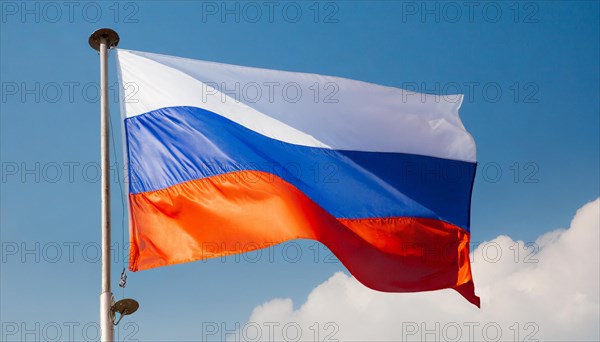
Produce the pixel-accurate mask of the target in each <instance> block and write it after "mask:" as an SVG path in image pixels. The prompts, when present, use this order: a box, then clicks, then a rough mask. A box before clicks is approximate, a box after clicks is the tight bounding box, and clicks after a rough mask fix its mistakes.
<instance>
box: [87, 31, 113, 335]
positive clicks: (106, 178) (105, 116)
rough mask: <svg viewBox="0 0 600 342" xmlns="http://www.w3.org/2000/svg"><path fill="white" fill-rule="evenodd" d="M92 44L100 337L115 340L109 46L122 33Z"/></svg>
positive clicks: (106, 34) (97, 36)
mask: <svg viewBox="0 0 600 342" xmlns="http://www.w3.org/2000/svg"><path fill="white" fill-rule="evenodd" d="M89 43H90V46H91V47H92V48H93V49H94V50H96V51H98V52H99V53H100V159H101V164H100V168H101V172H102V180H101V189H102V192H101V201H102V291H101V292H100V341H103V342H104V341H107V342H112V341H114V328H113V309H112V307H113V301H114V300H113V295H112V292H111V289H110V157H109V153H108V152H109V141H108V140H109V127H110V126H109V113H108V50H109V49H111V48H113V47H116V46H117V44H119V35H118V34H117V32H115V31H113V30H111V29H107V28H104V29H99V30H97V31H95V32H94V33H92V35H91V36H90V38H89Z"/></svg>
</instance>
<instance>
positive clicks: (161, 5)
mask: <svg viewBox="0 0 600 342" xmlns="http://www.w3.org/2000/svg"><path fill="white" fill-rule="evenodd" d="M1 6H2V8H1V10H2V12H1V18H0V20H1V26H0V78H1V84H2V99H1V102H0V106H1V111H0V114H1V115H0V123H1V128H0V132H1V136H0V142H1V147H0V151H1V156H0V158H1V162H2V180H1V184H0V185H1V194H0V200H1V208H0V214H1V219H0V220H1V221H0V223H1V232H0V238H1V241H2V260H1V263H0V267H1V272H2V273H1V279H0V285H1V289H0V295H1V301H0V315H1V317H0V320H1V321H2V324H3V326H2V334H3V339H4V338H5V337H9V339H15V340H20V339H21V338H22V335H21V334H22V333H23V331H24V330H25V328H26V329H33V330H34V331H35V332H30V333H29V335H26V336H25V337H26V338H27V339H28V340H34V339H40V338H42V337H46V339H52V338H51V337H52V336H54V333H53V332H54V331H55V330H53V329H56V326H58V327H59V328H58V329H59V330H57V332H58V333H60V337H61V339H62V340H68V339H69V336H67V334H68V333H70V332H72V333H73V334H74V335H75V336H74V338H73V339H75V340H84V339H85V338H87V337H90V338H92V339H93V337H94V336H95V327H91V328H90V327H88V326H86V324H93V323H94V322H96V320H97V316H98V294H99V289H100V264H99V262H97V259H98V258H97V257H96V252H97V243H98V242H99V237H100V215H99V186H100V185H99V181H98V179H97V174H96V172H97V171H98V168H97V163H98V162H99V134H98V132H99V117H98V113H99V104H98V101H97V95H96V92H97V90H98V87H97V83H98V56H97V54H96V53H95V52H94V51H93V50H91V48H90V47H89V46H88V44H87V39H88V36H89V34H90V33H91V32H92V31H94V30H95V29H97V28H100V27H112V28H113V29H115V30H117V31H118V33H119V34H120V36H121V43H120V45H119V47H122V48H125V49H133V50H142V51H150V52H156V53H162V54H169V55H176V56H182V57H189V58H194V59H204V60H209V61H218V62H223V63H232V64H239V65H247V66H255V67H263V68H271V69H282V70H291V71H301V72H311V73H321V74H327V75H335V76H342V77H347V78H353V79H358V80H363V81H368V82H374V83H379V84H384V85H389V86H395V87H403V88H408V89H411V90H417V91H421V92H428V93H437V94H445V93H450V94H452V93H456V92H457V90H458V92H461V93H464V94H465V95H466V99H465V102H464V103H463V106H462V108H461V112H460V114H461V118H462V120H463V123H464V124H465V126H466V127H467V129H468V130H469V131H470V132H471V133H472V135H473V136H474V138H475V140H476V142H477V156H478V161H479V167H478V174H477V178H476V182H475V187H474V193H473V205H472V222H471V232H472V241H475V242H482V241H485V240H490V239H493V238H495V237H497V236H499V235H509V236H511V237H512V238H513V239H515V240H517V239H519V240H523V241H525V242H531V241H535V239H536V238H537V237H538V236H540V235H542V234H543V233H545V232H547V231H550V230H553V229H555V228H560V227H568V226H569V221H570V220H571V218H572V217H573V215H574V213H575V211H576V210H577V209H578V208H580V207H581V206H582V205H584V204H585V203H587V202H589V201H591V200H594V199H595V198H597V197H598V196H599V194H600V183H599V174H600V162H599V155H600V135H599V126H600V115H599V113H600V100H599V95H598V94H600V84H599V78H600V75H599V72H600V70H599V62H598V61H599V60H600V53H599V49H600V47H599V44H600V43H599V42H600V37H599V32H600V27H599V12H600V8H599V4H598V2H594V1H580V2H577V1H542V2H478V1H475V2H472V3H469V2H460V1H459V2H445V3H436V2H429V1H427V2H421V1H416V2H415V1H389V2H383V1H344V2H320V3H316V2H312V1H306V2H291V4H290V2H287V3H286V2H277V1H275V2H270V3H264V2H251V3H248V2H227V3H226V2H221V1H216V2H215V1H208V2H207V1H205V2H200V1H174V2H166V1H146V2H141V1H140V2H133V1H132V2H127V1H125V2H120V3H115V2H90V3H86V2H78V1H75V2H60V1H58V2H52V3H47V2H37V1H29V2H12V1H2V3H1ZM269 6H273V7H272V9H273V11H272V12H270V11H269ZM257 9H258V10H259V11H260V12H257ZM224 11H229V12H227V13H229V14H225V15H224V14H223V13H224ZM258 14H260V16H259V15H258ZM110 63H111V65H110V73H109V77H110V81H109V83H110V84H111V85H112V89H113V90H116V72H115V71H116V70H115V65H114V56H112V55H111V60H110ZM115 93H116V92H113V94H115ZM111 96H112V95H111ZM119 115H120V114H119V106H118V103H117V99H116V98H115V97H113V98H112V99H111V116H112V125H113V126H112V127H113V129H114V130H115V132H117V134H115V137H114V139H115V143H116V146H115V153H116V154H113V155H112V156H111V158H113V162H114V161H117V162H118V163H119V165H121V163H122V159H121V148H122V147H121V139H120V127H119ZM115 157H116V158H115ZM112 185H113V193H112V208H113V241H114V242H115V243H117V244H119V245H120V244H121V242H122V227H123V226H122V224H121V222H122V220H123V215H124V214H123V207H122V204H121V203H122V202H121V199H120V196H121V194H120V188H119V184H118V183H117V182H116V181H115V180H114V178H113V183H112ZM126 225H127V222H126V220H125V227H126ZM125 241H127V235H125ZM286 246H287V247H286ZM297 247H298V248H299V250H300V252H301V253H302V255H301V257H299V258H296V257H295V256H294V251H296V250H297V249H296V248H297ZM28 251H30V252H28ZM316 251H319V252H318V254H315V253H316ZM57 253H58V254H57ZM270 255H272V257H269V256H270ZM253 258H254V257H253V256H245V257H243V256H242V257H240V258H238V259H236V258H234V257H230V258H226V259H224V260H210V261H207V262H196V263H190V264H184V265H178V266H172V267H165V268H160V269H156V270H150V271H143V272H139V273H135V274H132V273H128V276H129V278H128V286H127V288H126V289H125V291H122V290H121V288H118V287H117V283H118V275H119V273H120V271H121V268H122V264H123V258H122V257H120V258H117V259H118V260H116V261H115V263H114V267H113V276H114V279H115V280H114V281H113V286H114V288H115V289H116V290H115V291H114V292H115V295H116V296H117V298H121V297H122V296H123V295H125V296H127V297H134V298H136V299H138V300H139V301H140V303H141V309H140V311H139V312H138V313H136V314H135V316H132V317H131V318H128V319H127V320H124V322H127V321H128V322H130V323H131V324H130V325H129V326H125V325H123V324H122V325H121V335H119V337H120V340H131V339H133V338H137V339H139V340H165V339H170V340H175V339H178V340H199V339H201V337H202V333H203V332H202V322H218V323H219V324H221V323H225V324H226V326H227V327H228V328H231V329H233V328H235V322H239V324H244V322H245V321H246V320H247V319H248V317H249V315H250V313H251V311H252V309H253V308H254V307H256V306H257V305H259V304H261V303H263V302H265V301H268V300H270V299H272V298H275V297H289V298H292V299H293V300H294V301H295V302H303V301H304V299H305V297H306V296H307V295H308V293H309V292H310V291H311V290H312V289H313V288H314V287H315V286H317V285H319V284H320V283H322V282H323V281H325V280H327V279H328V278H329V277H330V276H331V275H332V274H334V273H335V272H336V271H338V270H343V266H342V265H341V264H340V263H339V262H336V261H335V260H330V258H328V254H327V250H326V249H325V248H324V247H323V246H320V245H319V244H315V243H314V242H312V241H296V242H291V243H288V244H284V245H281V246H277V247H274V248H273V249H272V250H270V252H269V251H263V252H262V255H261V256H259V257H257V259H258V260H257V262H249V261H248V260H250V259H253ZM36 259H39V260H36ZM296 259H299V260H298V262H291V261H295V260H296ZM315 259H316V262H315ZM403 296H410V295H409V294H405V295H403ZM72 322H74V323H72ZM36 324H37V325H36ZM37 326H39V328H36V327H37ZM15 327H17V328H15ZM44 327H47V328H46V329H45V330H44ZM69 327H73V330H70V329H71V328H69ZM84 327H85V328H84ZM14 329H17V330H16V332H15V333H14V334H12V332H13V331H14ZM36 329H37V331H36ZM36 334H37V335H36ZM44 334H47V335H44ZM48 334H49V335H48ZM40 336H41V337H40ZM36 337H38V338H36Z"/></svg>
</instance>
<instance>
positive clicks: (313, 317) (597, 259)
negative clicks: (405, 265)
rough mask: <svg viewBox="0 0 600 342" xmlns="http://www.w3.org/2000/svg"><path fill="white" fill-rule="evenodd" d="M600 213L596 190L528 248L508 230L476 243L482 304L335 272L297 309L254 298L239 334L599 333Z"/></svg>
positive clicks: (372, 337)
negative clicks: (384, 286)
mask: <svg viewBox="0 0 600 342" xmlns="http://www.w3.org/2000/svg"><path fill="white" fill-rule="evenodd" d="M599 216H600V199H597V200H595V201H593V202H590V203H588V204H586V205H585V206H583V207H582V208H581V209H579V210H578V211H577V214H576V215H575V217H574V218H573V220H572V222H571V227H570V228H568V229H566V230H556V231H552V232H549V233H547V234H544V235H543V236H541V237H539V238H538V239H537V241H536V243H535V245H534V246H530V247H529V248H528V249H527V248H525V247H524V243H523V242H522V241H518V242H515V241H513V240H512V239H511V238H510V237H508V236H499V237H497V238H495V239H494V240H492V241H488V242H486V243H483V244H481V245H479V246H478V247H477V248H476V249H475V250H474V251H473V253H472V254H471V260H473V276H474V278H475V285H476V289H477V293H478V295H479V296H481V299H482V306H481V309H477V308H476V307H474V306H473V305H471V304H470V303H468V302H467V301H466V300H464V299H463V298H462V297H461V296H460V295H458V294H457V293H455V292H454V291H452V290H442V291H436V292H425V293H414V294H389V293H381V292H376V291H373V290H370V289H368V288H366V287H365V286H363V285H361V284H360V283H359V282H358V281H356V280H355V279H354V278H353V277H349V276H347V275H346V274H344V273H342V272H338V273H336V274H334V275H333V276H332V277H331V278H330V279H328V280H327V281H326V282H324V283H323V284H321V285H319V286H317V287H316V288H315V289H314V290H313V291H312V292H311V293H310V295H309V296H308V298H307V300H306V302H305V303H304V304H302V305H301V306H300V307H299V308H298V309H294V305H293V302H292V300H291V299H273V300H271V301H269V302H266V303H264V304H262V305H260V306H257V307H256V308H255V309H254V310H253V312H252V314H251V315H250V318H249V320H248V322H249V324H248V325H247V326H246V327H245V330H244V329H242V331H241V332H240V338H241V339H244V337H245V338H246V339H249V340H255V337H256V336H261V338H262V339H261V340H278V341H281V340H283V341H285V340H289V341H291V340H296V338H297V337H299V335H298V333H301V337H300V340H302V341H324V340H325V341H327V340H328V339H327V338H329V340H340V341H384V340H393V341H420V340H428V341H433V340H461V341H474V340H476V341H481V340H483V341H485V340H488V341H494V340H502V341H524V340H525V341H528V340H530V341H531V340H540V341H547V340H552V341H555V340H565V341H582V340H590V341H598V340H600V336H599V335H600V333H599V320H600V314H599V312H600V305H599V292H600V285H599V272H600V256H599V249H600V242H599V241H600V235H599V230H600V224H599ZM517 243H518V245H515V244H517ZM517 246H518V247H520V248H518V247H517ZM534 251H535V252H536V253H535V254H534V253H532V252H534ZM257 332H258V333H257ZM459 337H460V338H459Z"/></svg>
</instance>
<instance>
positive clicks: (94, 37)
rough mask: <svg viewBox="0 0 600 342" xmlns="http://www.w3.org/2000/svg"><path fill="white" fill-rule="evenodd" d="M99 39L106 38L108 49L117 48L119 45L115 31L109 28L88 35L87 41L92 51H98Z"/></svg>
mask: <svg viewBox="0 0 600 342" xmlns="http://www.w3.org/2000/svg"><path fill="white" fill-rule="evenodd" d="M100 38H106V41H107V44H108V48H109V49H111V48H114V47H117V45H119V35H118V34H117V32H116V31H115V30H113V29H109V28H101V29H98V30H96V31H94V33H92V34H91V35H90V39H89V40H88V42H89V43H90V46H91V47H92V49H94V50H96V51H100Z"/></svg>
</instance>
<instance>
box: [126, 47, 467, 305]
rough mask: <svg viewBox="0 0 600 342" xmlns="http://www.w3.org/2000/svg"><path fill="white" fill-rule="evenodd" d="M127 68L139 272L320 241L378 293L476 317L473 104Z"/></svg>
mask: <svg viewBox="0 0 600 342" xmlns="http://www.w3.org/2000/svg"><path fill="white" fill-rule="evenodd" d="M117 63H118V70H119V82H120V83H121V85H122V87H121V88H122V90H121V94H120V97H121V103H122V108H121V110H122V113H123V117H124V130H125V133H124V134H125V141H126V151H125V152H126V153H125V154H126V158H127V165H128V170H129V171H128V174H129V212H130V240H131V250H130V266H129V267H130V269H131V270H132V271H138V270H144V269H149V268H153V267H159V266H165V265H172V264H178V263H184V262H190V261H195V260H201V259H205V258H213V257H220V256H226V255H231V254H237V253H243V252H248V251H251V250H255V249H259V248H265V247H268V246H272V245H275V244H279V243H282V242H284V241H288V240H291V239H314V240H317V241H320V242H321V243H323V244H325V245H326V246H327V247H328V248H329V249H330V250H331V251H332V252H333V253H334V254H335V255H336V256H337V257H338V259H339V260H340V261H341V262H342V263H343V264H344V265H345V266H346V267H347V269H348V270H349V271H350V272H351V273H352V275H354V276H355V277H356V279H358V280H359V281H360V282H362V283H363V284H364V285H366V286H368V287H370V288H372V289H375V290H379V291H386V292H416V291H431V290H438V289H445V288H453V289H456V290H457V291H458V292H459V293H461V294H462V295H463V296H464V297H465V298H466V299H468V300H469V301H470V302H472V303H473V304H475V305H477V306H479V298H478V297H477V296H476V295H475V293H474V286H473V280H472V277H471V267H470V262H469V240H470V231H469V216H470V202H471V191H472V187H473V180H474V177H475V168H476V162H475V142H474V140H473V138H472V136H471V135H470V134H469V133H468V132H467V131H466V130H465V127H464V126H463V124H462V122H461V120H460V118H459V116H458V110H459V108H460V106H461V103H462V95H453V96H436V95H426V94H420V93H415V92H410V91H406V90H402V89H397V88H391V87H384V86H380V85H375V84H370V83H365V82H360V81H354V80H349V79H344V78H338V77H331V76H322V75H316V74H306V73H295V72H286V71H276V70H267V69H258V68H250V67H242V66H235V65H228V64H220V63H213V62H206V61H199V60H192V59H184V58H179V57H172V56H165V55H159V54H153V53H147V52H139V51H130V50H121V49H120V50H117Z"/></svg>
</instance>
